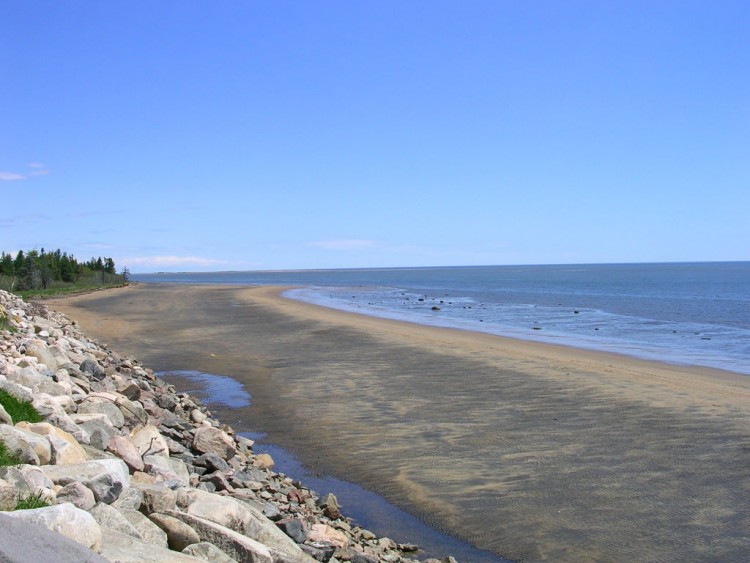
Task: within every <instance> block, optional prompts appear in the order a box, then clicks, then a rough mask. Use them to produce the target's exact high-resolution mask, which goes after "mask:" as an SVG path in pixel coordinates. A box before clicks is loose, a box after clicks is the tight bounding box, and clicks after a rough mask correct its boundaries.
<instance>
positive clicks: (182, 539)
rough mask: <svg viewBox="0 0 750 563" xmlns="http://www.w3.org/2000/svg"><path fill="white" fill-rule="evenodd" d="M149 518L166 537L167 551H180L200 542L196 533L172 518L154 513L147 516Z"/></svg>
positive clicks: (183, 523) (180, 521)
mask: <svg viewBox="0 0 750 563" xmlns="http://www.w3.org/2000/svg"><path fill="white" fill-rule="evenodd" d="M149 518H150V519H151V521H152V522H153V523H154V524H156V525H157V526H159V528H161V530H163V531H164V533H165V534H166V535H167V541H168V544H169V549H174V550H175V551H182V550H184V549H185V548H186V547H187V546H189V545H191V544H194V543H198V542H200V541H201V539H200V536H199V535H198V532H196V531H195V530H193V529H192V528H191V527H190V526H188V525H187V524H185V522H183V521H182V520H178V519H177V518H175V517H174V516H168V515H167V514H162V513H160V512H154V513H153V514H149ZM191 555H192V554H191Z"/></svg>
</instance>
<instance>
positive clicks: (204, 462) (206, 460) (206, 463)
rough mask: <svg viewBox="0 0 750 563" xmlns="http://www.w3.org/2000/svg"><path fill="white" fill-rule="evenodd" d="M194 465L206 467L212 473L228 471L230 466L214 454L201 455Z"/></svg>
mask: <svg viewBox="0 0 750 563" xmlns="http://www.w3.org/2000/svg"><path fill="white" fill-rule="evenodd" d="M193 465H198V466H200V467H205V468H206V469H209V470H211V471H226V470H227V469H229V464H228V463H227V462H226V461H224V460H223V459H222V458H221V457H219V456H218V455H216V454H215V453H213V452H208V453H205V454H202V455H199V456H198V457H196V458H195V459H194V460H193Z"/></svg>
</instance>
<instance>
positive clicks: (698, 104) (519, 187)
mask: <svg viewBox="0 0 750 563" xmlns="http://www.w3.org/2000/svg"><path fill="white" fill-rule="evenodd" d="M748 30H750V3H747V2H745V1H736V2H731V1H721V0H718V1H701V2H695V1H690V0H680V1H659V0H648V1H638V0H628V1H614V0H613V1H600V0H597V1H577V0H571V1H564V0H556V1H542V0H535V1H526V0H523V1H521V0H517V1H503V0H490V1H467V2H457V1H452V2H445V1H440V0H431V1H418V0H415V1H408V2H404V1H400V2H395V1H389V0H378V1H355V2H351V1H343V0H342V1H320V2H307V1H305V2H302V1H299V2H289V1H274V2H250V1H248V2H210V3H207V2H191V1H186V2H166V1H164V2H93V1H92V2H58V1H48V2H44V1H32V2H8V3H5V4H4V6H3V8H2V17H0V68H1V69H2V86H1V87H0V197H1V198H2V202H3V203H2V206H0V247H2V250H4V251H6V252H14V253H15V252H16V251H18V250H19V249H24V250H27V249H30V248H42V247H44V248H47V249H55V248H61V249H63V250H65V251H68V252H70V253H72V254H74V255H75V256H76V257H77V258H79V259H87V258H89V257H91V256H100V255H102V256H111V257H113V258H114V259H115V262H116V263H117V265H118V268H119V267H122V266H127V267H128V268H129V269H130V270H131V271H132V272H148V271H198V270H243V269H278V268H284V269H286V268H336V267H379V266H384V267H385V266H426V265H471V264H531V263H582V262H641V261H692V260H748V259H750V220H748V215H749V214H750V31H748Z"/></svg>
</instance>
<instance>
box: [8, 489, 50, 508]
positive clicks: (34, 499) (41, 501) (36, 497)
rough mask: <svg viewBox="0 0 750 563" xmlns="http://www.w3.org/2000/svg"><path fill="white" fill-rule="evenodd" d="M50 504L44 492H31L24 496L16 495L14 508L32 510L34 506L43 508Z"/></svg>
mask: <svg viewBox="0 0 750 563" xmlns="http://www.w3.org/2000/svg"><path fill="white" fill-rule="evenodd" d="M45 506H50V504H49V502H47V499H46V498H45V496H44V493H42V492H39V493H32V494H30V495H29V496H26V497H18V499H17V500H16V507H15V508H14V510H32V509H34V508H44V507H45Z"/></svg>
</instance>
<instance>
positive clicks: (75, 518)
mask: <svg viewBox="0 0 750 563" xmlns="http://www.w3.org/2000/svg"><path fill="white" fill-rule="evenodd" d="M6 514H7V515H8V516H11V517H13V518H18V519H19V520H23V521H24V522H29V523H31V524H38V525H41V526H43V527H45V528H47V529H48V530H52V531H54V532H57V533H59V534H62V535H64V536H65V537H67V538H70V539H71V540H73V541H75V542H77V543H79V544H81V545H82V546H84V547H87V548H89V549H91V550H93V551H95V552H97V553H99V552H100V551H101V548H102V531H101V528H100V527H99V524H97V522H96V520H94V517H93V516H91V514H89V513H88V512H86V511H85V510H81V509H80V508H76V507H75V506H73V505H72V504H70V503H67V502H66V503H63V504H56V505H54V506H46V507H44V508H35V509H32V510H16V511H15V512H7V513H6Z"/></svg>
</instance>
